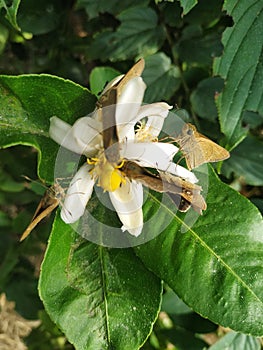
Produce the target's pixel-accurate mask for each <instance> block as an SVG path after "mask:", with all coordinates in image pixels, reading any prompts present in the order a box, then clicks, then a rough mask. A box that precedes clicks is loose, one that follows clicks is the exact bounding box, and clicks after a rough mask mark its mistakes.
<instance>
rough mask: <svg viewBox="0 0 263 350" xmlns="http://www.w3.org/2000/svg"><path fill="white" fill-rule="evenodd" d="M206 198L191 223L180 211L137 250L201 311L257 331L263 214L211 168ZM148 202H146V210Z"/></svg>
mask: <svg viewBox="0 0 263 350" xmlns="http://www.w3.org/2000/svg"><path fill="white" fill-rule="evenodd" d="M206 199H207V210H206V211H205V212H204V214H203V215H202V216H200V217H199V219H198V220H197V221H196V223H194V224H193V226H192V227H187V223H186V221H185V219H184V216H183V215H181V214H180V215H179V214H177V215H176V216H175V217H174V219H173V220H172V222H171V223H170V224H169V226H168V227H167V228H166V229H165V230H164V231H163V232H162V233H161V234H160V235H159V236H158V237H156V238H155V239H153V240H151V241H150V242H148V243H146V244H144V245H140V246H138V247H136V253H137V254H138V256H139V257H140V258H141V259H142V261H143V262H144V264H145V265H146V266H147V267H148V268H149V269H150V270H151V271H154V272H155V273H156V274H157V275H158V276H159V277H160V278H162V279H163V280H164V281H165V282H166V283H167V284H168V285H169V286H170V287H171V288H172V289H173V290H174V291H175V292H176V293H177V294H178V295H179V296H180V297H181V298H182V299H183V300H184V301H185V302H186V304H188V305H189V306H190V307H191V308H192V309H193V310H194V311H196V312H198V313H200V314H201V315H202V316H203V317H205V318H206V317H207V318H209V319H210V320H211V321H213V322H215V323H217V324H220V325H223V326H226V327H230V328H232V329H234V330H236V331H239V332H244V333H248V332H249V333H250V334H253V335H255V336H261V335H262V334H263V326H262V322H261V321H260V320H262V317H263V293H262V280H263V269H262V266H263V235H262V224H263V221H262V217H261V215H260V213H259V212H258V210H257V208H256V207H254V206H253V205H252V204H251V203H250V202H249V201H248V200H247V199H246V198H244V197H242V196H241V195H239V194H238V193H237V192H235V191H234V190H232V189H230V188H229V187H228V186H226V185H225V184H223V183H221V182H220V181H219V180H218V179H217V178H216V176H215V175H214V174H213V172H212V170H210V171H209V191H208V196H207V198H206ZM150 205H151V203H150V202H149V203H148V205H147V203H146V207H145V211H146V212H147V209H148V210H150ZM171 209H172V208H169V210H171ZM169 210H168V209H167V211H166V214H165V213H163V215H160V214H158V224H157V223H156V224H155V225H156V226H157V225H159V226H160V225H161V222H162V221H164V220H166V221H167V222H169V220H171V213H168V212H169ZM164 211H165V210H164ZM241 213H243V214H241ZM153 229H155V228H154V227H153Z"/></svg>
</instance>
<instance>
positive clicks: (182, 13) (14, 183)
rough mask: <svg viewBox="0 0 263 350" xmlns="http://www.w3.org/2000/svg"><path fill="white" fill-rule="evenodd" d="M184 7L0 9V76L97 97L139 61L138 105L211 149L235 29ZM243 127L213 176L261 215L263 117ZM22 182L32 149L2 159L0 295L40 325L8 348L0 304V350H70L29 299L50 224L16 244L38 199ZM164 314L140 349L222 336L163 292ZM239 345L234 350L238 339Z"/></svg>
mask: <svg viewBox="0 0 263 350" xmlns="http://www.w3.org/2000/svg"><path fill="white" fill-rule="evenodd" d="M186 3H187V2H185V1H182V3H181V4H180V2H179V1H158V0H157V1H153V0H140V1H139V0H134V1H131V0H124V1H121V2H118V1H115V0H100V1H95V0H77V1H72V0H39V1H34V0H21V1H19V0H16V1H15V0H14V1H11V0H10V1H4V0H1V1H0V74H4V75H20V74H32V73H34V74H39V73H48V74H53V75H57V76H60V77H63V78H65V79H70V80H72V81H74V82H76V83H78V84H80V85H83V86H85V87H88V88H90V89H91V90H92V92H93V93H95V94H97V93H99V91H100V84H99V83H98V79H99V77H100V75H101V72H104V73H103V74H104V77H105V76H107V77H108V79H107V80H110V79H111V78H112V76H114V75H115V74H116V71H118V72H126V71H127V70H128V68H129V67H131V66H132V64H133V63H134V61H135V60H136V59H137V58H139V57H144V58H145V60H146V69H145V72H144V74H143V78H144V80H145V82H146V84H147V87H148V88H147V91H146V95H145V102H152V101H158V100H164V101H166V102H168V103H169V104H171V105H174V106H175V107H176V108H179V109H181V114H182V117H183V118H184V119H185V120H186V121H191V122H194V123H195V124H196V125H197V127H198V129H199V130H200V131H201V132H202V133H204V134H205V135H207V136H208V137H210V138H212V139H214V140H215V141H216V140H218V139H219V138H220V137H221V134H220V127H219V122H218V116H217V114H218V113H217V108H216V104H215V99H214V97H215V96H216V95H217V94H219V93H220V92H221V91H222V89H223V86H224V81H223V79H222V78H220V77H215V76H213V59H214V58H215V57H218V56H221V55H222V53H223V48H224V47H223V44H222V41H221V37H222V33H223V32H224V30H225V29H226V28H228V27H231V26H233V20H232V18H231V17H230V16H228V15H227V13H226V12H225V11H223V10H222V7H223V1H221V0H210V1H205V0H201V1H198V3H197V4H196V6H194V4H195V1H193V2H192V5H193V8H192V9H191V8H188V7H187V5H186ZM189 3H191V2H189ZM181 5H184V9H183V8H182V7H181ZM94 68H95V69H94ZM0 106H1V101H0ZM0 114H1V112H0ZM243 126H244V127H246V128H247V130H248V131H249V132H248V134H247V136H246V138H245V139H244V140H243V142H241V143H240V144H239V145H238V146H237V148H235V150H234V151H233V154H232V157H231V159H230V160H229V161H227V162H225V164H224V166H223V168H222V173H221V177H222V179H223V180H224V181H225V182H227V183H229V184H230V185H231V186H232V187H234V188H235V189H236V190H238V191H240V192H241V193H242V194H243V195H245V196H246V197H248V198H249V199H250V200H251V201H252V202H253V203H254V204H255V205H256V206H258V208H259V209H260V210H261V212H262V211H263V199H262V194H263V190H262V185H263V175H262V174H263V161H262V160H263V147H262V141H263V116H262V115H259V114H257V113H254V112H246V113H245V114H244V116H243ZM22 175H24V176H27V177H29V178H31V179H34V180H35V179H37V152H36V150H34V149H32V148H29V147H26V146H15V147H11V148H8V149H3V150H1V152H0V179H1V181H0V230H1V233H0V234H1V243H0V292H1V293H5V294H6V296H7V299H8V300H10V301H14V302H15V305H16V306H15V309H16V311H17V312H18V313H19V314H20V315H22V316H23V318H24V319H23V320H20V321H21V322H24V323H26V322H27V321H26V320H25V319H29V320H37V319H39V320H40V321H41V324H40V325H39V324H32V325H31V324H30V326H29V327H31V328H32V329H33V330H32V332H31V333H30V332H28V333H30V334H29V335H28V334H24V333H21V334H20V333H19V332H17V335H18V337H17V338H15V340H14V339H13V340H14V341H17V343H16V342H13V343H12V342H11V340H10V339H11V338H12V335H6V338H5V337H4V336H2V333H3V334H4V332H3V331H2V330H3V329H4V327H5V325H6V324H8V325H10V322H11V323H12V322H13V324H15V323H14V322H15V321H14V319H15V318H13V319H12V318H10V319H9V318H8V317H9V316H8V313H7V314H5V315H7V316H5V317H4V313H3V312H4V311H3V310H5V308H4V306H3V305H7V304H6V303H8V302H7V301H6V300H5V299H4V297H3V295H2V300H3V303H2V304H1V310H0V318H1V321H0V336H1V337H0V349H1V350H5V349H15V345H17V344H19V339H20V338H21V337H22V338H23V337H24V336H25V335H26V338H25V339H24V344H26V345H23V344H22V346H25V347H24V348H25V349H26V348H28V349H30V350H34V349H38V350H47V349H49V350H50V349H52V350H57V349H73V347H72V346H71V345H70V344H69V343H68V342H67V340H66V339H65V337H64V336H63V334H62V333H61V332H60V331H59V330H58V329H57V327H56V326H55V325H54V324H53V323H52V322H51V320H50V319H49V317H48V316H47V314H46V313H45V311H44V310H43V306H42V303H41V301H40V299H39V297H38V292H37V281H38V276H39V270H40V264H41V261H42V258H43V254H44V252H45V247H46V242H47V239H48V233H49V231H50V228H51V224H52V219H50V220H46V221H45V222H44V223H43V224H41V225H39V226H38V228H37V230H35V231H34V232H33V234H32V235H31V237H30V239H28V240H26V241H25V242H23V243H19V236H20V235H21V233H22V232H23V230H24V229H25V227H26V226H27V224H28V223H29V222H30V220H31V217H32V213H33V212H34V210H35V208H36V207H37V204H38V202H39V200H40V198H41V196H42V195H43V193H44V191H45V187H44V184H42V183H41V182H40V181H39V180H37V181H36V182H34V181H29V180H28V179H26V178H24V177H22ZM7 309H8V308H7ZM162 309H163V311H162V312H161V313H160V317H159V319H158V321H157V323H156V325H155V328H154V331H153V333H152V334H151V336H150V338H149V340H148V341H147V343H146V344H145V345H144V346H143V349H145V350H146V349H187V350H189V349H204V348H208V347H209V346H210V345H211V344H213V343H215V342H216V341H217V340H218V337H219V336H221V335H222V334H224V333H225V332H226V330H224V329H221V328H218V326H217V325H214V324H212V323H211V322H210V321H207V320H205V319H203V318H202V317H201V316H198V315H197V314H195V313H193V312H192V311H191V310H190V309H188V308H187V307H186V306H185V305H184V304H183V303H182V302H181V301H180V300H179V299H178V298H177V297H176V295H175V294H174V293H173V292H171V291H170V290H169V289H168V288H165V296H164V301H163V307H162ZM10 310H13V307H11V308H10ZM12 312H13V311H12ZM9 315H11V311H10V313H9ZM10 317H11V316H10ZM16 317H19V316H16ZM12 320H13V321H12ZM14 327H15V326H14ZM31 328H30V329H31ZM6 334H7V333H6ZM229 334H230V335H231V334H232V333H229ZM232 336H233V335H232ZM8 337H9V338H8ZM234 337H237V335H234ZM238 337H242V335H239V336H238ZM238 341H240V343H238ZM238 341H237V344H241V342H242V341H243V340H242V339H240V338H238ZM10 344H11V345H10ZM251 344H252V345H251V347H250V348H249V349H258V348H260V343H259V341H258V340H257V339H253V341H252V340H251ZM17 346H18V345H17ZM17 348H18V347H17ZM221 348H222V349H223V348H224V347H220V349H221ZM236 348H238V347H236Z"/></svg>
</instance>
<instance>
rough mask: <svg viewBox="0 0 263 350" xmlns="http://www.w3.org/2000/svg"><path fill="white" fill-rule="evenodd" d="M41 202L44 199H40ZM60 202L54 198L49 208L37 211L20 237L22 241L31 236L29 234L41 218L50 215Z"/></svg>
mask: <svg viewBox="0 0 263 350" xmlns="http://www.w3.org/2000/svg"><path fill="white" fill-rule="evenodd" d="M41 202H42V200H41V201H40V203H39V205H40V204H41ZM58 204H59V200H58V199H55V198H53V201H52V204H50V205H49V206H48V207H47V208H45V209H44V210H43V211H41V212H40V213H39V214H38V213H37V212H36V214H35V215H34V216H33V219H32V221H31V223H30V224H29V225H28V227H27V228H26V229H25V231H24V232H23V234H22V236H21V238H20V242H21V241H23V240H24V239H25V238H26V237H27V236H29V234H30V233H31V231H32V230H33V229H34V228H35V227H36V225H37V224H38V223H39V222H40V221H41V220H43V219H44V218H45V217H46V216H48V215H49V214H50V213H51V212H52V211H53V210H54V209H55V208H56V207H57V206H58ZM39 210H41V207H40V208H39ZM39 210H38V211H39Z"/></svg>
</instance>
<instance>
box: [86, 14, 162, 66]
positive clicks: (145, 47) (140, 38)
mask: <svg viewBox="0 0 263 350" xmlns="http://www.w3.org/2000/svg"><path fill="white" fill-rule="evenodd" d="M117 19H118V20H119V21H120V22H121V24H120V26H119V27H118V28H117V30H116V32H113V31H111V30H106V31H103V32H102V33H100V34H98V35H97V36H95V37H94V41H93V42H92V44H91V45H90V47H89V48H88V51H87V55H88V56H89V57H90V58H92V59H97V58H99V59H100V60H102V61H106V60H109V59H110V60H111V61H118V60H126V59H131V58H134V57H136V56H138V55H140V56H144V57H146V56H148V55H152V54H154V53H155V52H156V51H158V49H159V48H160V47H161V45H162V44H163V42H164V39H165V31H164V27H163V26H161V25H158V16H157V14H156V12H155V11H154V10H153V9H151V8H146V7H135V8H131V9H128V10H126V11H123V12H121V13H120V14H119V15H118V16H117Z"/></svg>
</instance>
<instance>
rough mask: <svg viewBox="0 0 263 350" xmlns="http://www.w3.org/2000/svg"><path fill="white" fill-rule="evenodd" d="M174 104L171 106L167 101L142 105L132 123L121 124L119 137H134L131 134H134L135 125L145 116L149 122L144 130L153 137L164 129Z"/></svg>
mask: <svg viewBox="0 0 263 350" xmlns="http://www.w3.org/2000/svg"><path fill="white" fill-rule="evenodd" d="M171 108H172V106H169V105H168V104H167V103H165V102H157V103H152V104H147V105H144V106H141V107H140V109H139V110H138V113H137V115H136V116H135V117H134V118H133V120H132V121H131V122H130V123H126V124H124V125H120V126H119V137H120V139H123V138H124V137H126V138H127V136H128V139H129V138H130V139H132V137H129V136H130V135H132V136H133V135H134V126H135V124H136V123H138V122H139V121H141V120H142V119H144V118H147V123H146V125H145V127H144V131H148V133H150V134H151V135H152V137H153V138H154V137H156V136H158V135H159V133H160V132H161V130H162V127H163V123H164V119H165V118H166V117H167V115H168V113H169V109H171Z"/></svg>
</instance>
